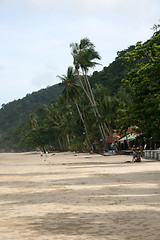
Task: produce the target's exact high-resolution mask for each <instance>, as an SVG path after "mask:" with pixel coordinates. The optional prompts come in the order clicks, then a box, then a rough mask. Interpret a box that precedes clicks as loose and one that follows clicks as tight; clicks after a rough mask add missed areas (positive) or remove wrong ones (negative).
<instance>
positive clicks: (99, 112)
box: [0, 28, 160, 151]
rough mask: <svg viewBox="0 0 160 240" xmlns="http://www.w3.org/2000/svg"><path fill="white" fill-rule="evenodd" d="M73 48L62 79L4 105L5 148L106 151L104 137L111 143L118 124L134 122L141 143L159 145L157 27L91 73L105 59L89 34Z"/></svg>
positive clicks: (0, 145) (0, 114)
mask: <svg viewBox="0 0 160 240" xmlns="http://www.w3.org/2000/svg"><path fill="white" fill-rule="evenodd" d="M70 48H71V54H72V56H73V66H69V67H68V69H67V70H66V74H64V75H62V76H58V77H59V78H60V79H61V82H62V83H61V84H59V85H56V86H52V87H48V88H47V89H43V90H41V91H42V92H41V91H39V92H37V93H33V94H30V95H28V96H26V97H25V98H23V99H22V100H18V101H14V102H12V103H9V104H6V105H4V106H2V109H1V110H0V131H1V135H2V136H1V139H0V149H1V150H4V151H11V150H12V149H13V150H14V151H30V150H36V149H38V148H39V149H45V150H48V151H51V150H58V151H64V150H65V151H66V150H71V151H72V150H75V151H101V150H102V147H104V142H105V147H106V149H107V148H108V144H107V141H108V140H107V139H109V138H110V139H111V142H113V143H115V141H116V139H115V138H114V136H113V130H115V129H121V130H123V131H124V133H125V132H126V131H127V129H128V128H129V127H130V126H136V127H137V131H138V132H139V133H140V135H139V141H140V142H141V143H142V142H143V143H144V142H145V143H146V142H147V143H150V144H152V143H156V144H157V145H159V144H160V139H159V136H160V32H159V31H158V30H157V28H156V31H155V33H154V35H153V36H152V37H151V38H150V39H149V40H148V41H146V42H145V43H141V42H138V43H137V44H136V45H134V46H130V47H129V48H128V49H126V50H123V51H120V52H118V53H117V57H116V59H115V60H114V61H113V62H112V63H111V64H110V65H109V66H108V67H104V68H103V70H102V71H100V72H97V71H95V72H94V73H93V74H92V75H91V76H88V72H89V69H90V68H93V67H95V66H96V65H97V61H98V62H100V59H101V57H100V55H99V53H98V52H97V51H96V50H95V46H94V45H93V43H92V42H91V41H90V40H89V39H88V38H84V39H81V40H80V42H79V43H71V45H70ZM40 93H41V94H40ZM55 94H56V95H55ZM102 145H103V146H102ZM115 146H116V144H115ZM116 150H117V151H118V149H116Z"/></svg>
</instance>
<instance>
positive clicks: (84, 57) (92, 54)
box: [70, 38, 109, 138]
mask: <svg viewBox="0 0 160 240" xmlns="http://www.w3.org/2000/svg"><path fill="white" fill-rule="evenodd" d="M70 47H71V49H72V50H71V54H72V56H73V63H74V66H75V69H76V71H77V74H78V76H79V81H80V84H81V86H82V89H83V90H84V92H85V94H86V96H87V97H88V99H89V101H90V104H91V106H92V108H93V112H94V115H95V117H96V118H97V119H98V118H100V114H99V111H98V108H97V104H96V101H95V98H94V95H93V91H92V88H91V85H90V82H89V80H88V75H87V73H88V70H89V68H90V67H92V68H93V67H95V66H96V65H97V64H98V63H97V62H95V60H96V59H98V60H100V59H101V57H100V55H99V53H98V52H97V51H95V46H94V44H93V43H91V41H90V40H89V39H88V38H84V39H81V40H80V44H78V43H71V44H70ZM80 71H81V74H82V76H83V81H82V79H81V77H80ZM106 127H107V126H106ZM99 130H100V132H101V136H102V138H105V137H106V133H105V130H104V126H103V124H102V123H100V124H99ZM107 131H108V132H109V130H108V128H107Z"/></svg>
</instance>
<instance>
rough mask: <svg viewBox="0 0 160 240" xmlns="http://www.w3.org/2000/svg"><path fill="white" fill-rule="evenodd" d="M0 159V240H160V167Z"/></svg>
mask: <svg viewBox="0 0 160 240" xmlns="http://www.w3.org/2000/svg"><path fill="white" fill-rule="evenodd" d="M131 158H132V157H131V156H110V157H109V156H101V155H97V154H93V155H89V154H73V153H56V154H55V155H52V154H49V155H48V157H47V160H46V161H44V160H45V158H44V157H43V158H41V157H40V154H28V153H23V154H16V153H13V154H4V153H1V154H0V240H10V239H12V240H24V239H27V240H51V239H52V240H75V239H76V240H88V239H89V240H99V239H100V240H142V239H143V240H159V239H160V162H153V161H146V160H145V161H143V162H142V163H124V162H125V161H130V160H131Z"/></svg>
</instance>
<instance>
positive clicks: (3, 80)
mask: <svg viewBox="0 0 160 240" xmlns="http://www.w3.org/2000/svg"><path fill="white" fill-rule="evenodd" d="M159 19H160V0H58V1H55V0H0V106H1V105H2V104H3V103H5V104H6V103H8V102H11V101H14V100H17V99H19V98H23V97H25V96H26V94H27V93H32V92H33V91H38V90H40V89H41V88H46V87H47V86H51V85H54V84H56V83H58V82H59V81H60V80H59V79H58V78H57V77H56V76H57V75H63V74H66V70H67V68H68V66H71V65H72V56H71V53H70V50H71V49H70V47H69V45H70V43H72V42H79V40H80V39H81V38H84V37H88V38H89V39H90V40H91V42H93V43H94V45H95V46H96V50H97V51H98V52H99V54H100V55H101V57H102V60H101V64H102V66H100V67H98V68H95V69H94V70H98V71H99V70H102V69H103V67H104V66H108V65H109V63H111V62H112V61H113V60H114V59H115V57H116V54H117V51H121V50H123V49H126V48H128V47H129V46H130V45H133V44H136V42H137V41H142V42H144V41H146V40H147V39H148V38H150V37H151V36H152V34H153V31H152V30H151V28H152V27H153V25H154V24H159Z"/></svg>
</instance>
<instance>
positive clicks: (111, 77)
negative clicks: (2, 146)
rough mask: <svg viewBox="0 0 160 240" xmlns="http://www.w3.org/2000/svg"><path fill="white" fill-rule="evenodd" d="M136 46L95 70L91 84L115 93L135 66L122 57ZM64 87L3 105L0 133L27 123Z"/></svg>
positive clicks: (119, 53) (59, 85) (44, 90)
mask: <svg viewBox="0 0 160 240" xmlns="http://www.w3.org/2000/svg"><path fill="white" fill-rule="evenodd" d="M134 48H135V46H131V47H129V48H128V49H127V50H123V51H121V52H118V55H117V58H116V59H115V61H113V62H112V63H111V64H110V65H109V66H108V67H104V68H103V70H102V71H99V72H97V71H95V72H94V73H93V75H91V76H90V77H89V79H90V82H91V85H92V86H93V87H94V86H95V84H102V85H103V86H104V87H106V89H107V92H108V93H109V94H111V95H113V94H115V93H116V92H117V90H118V88H119V87H120V86H121V80H122V79H123V78H124V77H125V76H126V74H127V72H128V71H129V69H131V67H132V66H133V64H130V63H128V64H123V63H122V61H121V60H120V57H122V56H123V55H124V54H125V53H126V52H128V51H131V50H133V49H134ZM63 88H64V86H63V85H61V84H56V85H53V86H51V87H47V88H45V89H41V90H40V91H38V92H33V93H32V94H27V96H26V97H24V98H23V99H19V100H15V101H13V102H10V103H8V104H6V105H3V106H2V108H1V109H0V135H3V134H6V133H7V132H8V131H10V130H12V129H14V128H16V127H19V126H20V125H21V124H23V123H25V122H26V121H27V120H28V116H29V114H30V113H36V112H37V111H38V109H39V111H40V109H41V108H45V107H47V106H48V105H49V104H50V103H51V102H52V101H54V100H56V99H57V97H58V96H59V95H60V94H61V93H62V90H63Z"/></svg>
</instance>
